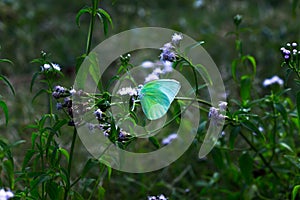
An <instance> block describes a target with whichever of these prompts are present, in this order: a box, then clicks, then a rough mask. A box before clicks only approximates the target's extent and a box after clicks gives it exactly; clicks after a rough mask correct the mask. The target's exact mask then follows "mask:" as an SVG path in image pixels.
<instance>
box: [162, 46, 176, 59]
mask: <svg viewBox="0 0 300 200" xmlns="http://www.w3.org/2000/svg"><path fill="white" fill-rule="evenodd" d="M160 50H162V53H161V54H160V56H159V57H160V59H161V60H162V61H170V62H173V61H174V60H175V59H176V53H175V52H174V46H173V45H172V44H171V43H166V44H164V46H163V47H162V48H160Z"/></svg>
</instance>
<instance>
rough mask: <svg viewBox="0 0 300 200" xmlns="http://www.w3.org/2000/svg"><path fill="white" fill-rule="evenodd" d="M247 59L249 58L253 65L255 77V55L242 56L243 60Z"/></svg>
mask: <svg viewBox="0 0 300 200" xmlns="http://www.w3.org/2000/svg"><path fill="white" fill-rule="evenodd" d="M246 60H248V61H249V62H250V63H251V65H252V71H253V74H252V77H254V76H255V74H256V61H255V58H254V57H253V56H250V55H246V56H243V57H242V62H243V63H244V62H245V61H246Z"/></svg>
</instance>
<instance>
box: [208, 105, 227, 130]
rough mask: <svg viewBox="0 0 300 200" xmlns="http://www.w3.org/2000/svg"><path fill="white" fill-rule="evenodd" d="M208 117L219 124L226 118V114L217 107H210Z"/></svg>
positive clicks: (215, 123)
mask: <svg viewBox="0 0 300 200" xmlns="http://www.w3.org/2000/svg"><path fill="white" fill-rule="evenodd" d="M208 117H209V118H210V120H211V122H212V123H213V124H214V125H217V126H218V125H219V124H220V123H221V122H222V121H223V120H224V119H225V116H224V115H223V114H221V113H220V110H219V109H218V108H215V107H211V108H210V109H209V113H208Z"/></svg>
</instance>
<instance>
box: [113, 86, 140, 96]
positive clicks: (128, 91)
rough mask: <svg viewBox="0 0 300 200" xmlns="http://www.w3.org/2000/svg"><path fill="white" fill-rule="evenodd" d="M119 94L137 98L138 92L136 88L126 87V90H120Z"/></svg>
mask: <svg viewBox="0 0 300 200" xmlns="http://www.w3.org/2000/svg"><path fill="white" fill-rule="evenodd" d="M117 94H119V95H122V96H123V95H129V96H137V95H138V91H137V89H136V88H132V87H125V88H121V89H120V90H118V92H117Z"/></svg>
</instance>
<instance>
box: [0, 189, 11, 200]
mask: <svg viewBox="0 0 300 200" xmlns="http://www.w3.org/2000/svg"><path fill="white" fill-rule="evenodd" d="M13 196H14V194H13V193H12V192H11V191H5V190H4V189H1V190H0V200H7V199H9V198H11V197H13Z"/></svg>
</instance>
